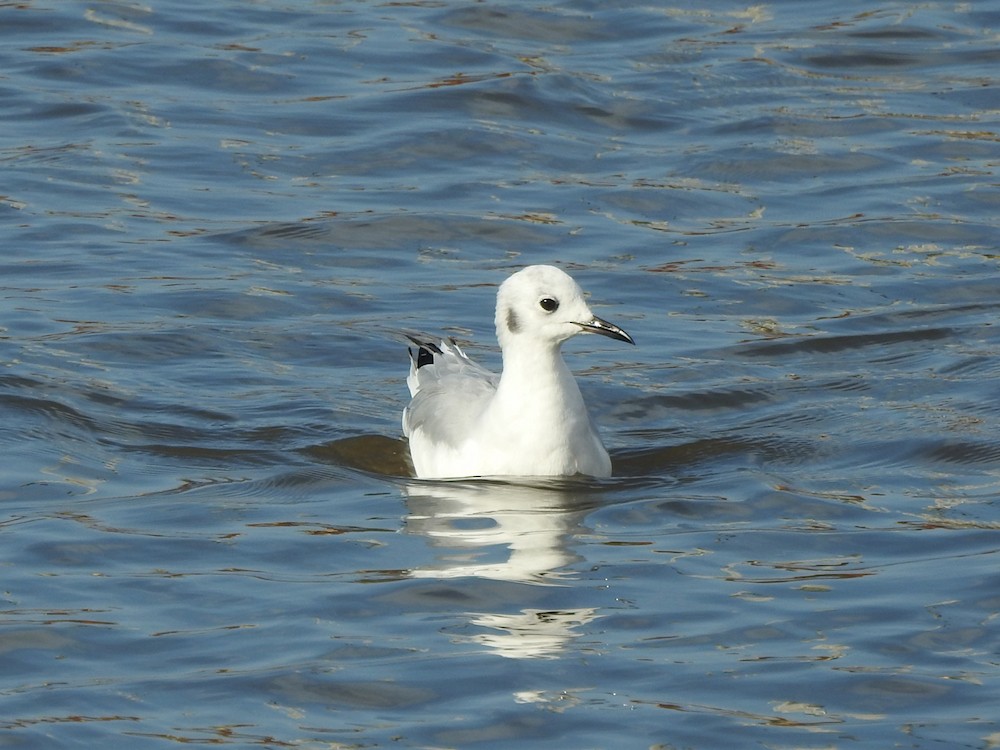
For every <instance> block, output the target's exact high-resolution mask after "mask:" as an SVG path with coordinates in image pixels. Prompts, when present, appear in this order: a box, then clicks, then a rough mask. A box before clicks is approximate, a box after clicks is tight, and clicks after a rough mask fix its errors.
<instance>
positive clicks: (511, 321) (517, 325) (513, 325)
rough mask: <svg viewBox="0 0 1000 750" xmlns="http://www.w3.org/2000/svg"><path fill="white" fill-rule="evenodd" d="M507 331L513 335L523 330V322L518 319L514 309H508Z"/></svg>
mask: <svg viewBox="0 0 1000 750" xmlns="http://www.w3.org/2000/svg"><path fill="white" fill-rule="evenodd" d="M507 330H508V331H510V332H511V333H518V332H519V331H520V330H521V321H520V320H518V319H517V313H516V312H514V308H512V307H508V308H507Z"/></svg>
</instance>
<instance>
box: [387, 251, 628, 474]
mask: <svg viewBox="0 0 1000 750" xmlns="http://www.w3.org/2000/svg"><path fill="white" fill-rule="evenodd" d="M496 329H497V339H498V340H499V342H500V348H501V350H502V352H503V372H502V373H501V374H500V375H499V376H497V375H496V374H495V373H492V372H490V371H489V370H487V369H485V368H484V367H482V366H480V365H478V364H476V363H475V362H473V361H472V360H470V359H469V358H468V357H467V356H466V355H465V353H464V352H463V351H462V350H461V349H460V348H459V347H458V346H457V345H456V344H455V343H454V342H451V343H449V342H445V341H442V342H440V343H438V344H435V343H431V342H427V341H418V340H416V339H413V341H414V343H415V344H416V345H417V351H416V352H415V353H414V352H413V351H412V350H411V351H410V374H409V376H408V377H407V379H406V383H407V385H408V386H409V389H410V395H411V396H412V400H411V401H410V404H409V406H407V407H406V409H405V410H404V411H403V434H404V435H405V436H406V437H407V438H408V440H409V445H410V456H411V459H412V461H413V468H414V470H415V472H416V475H417V477H419V478H425V479H454V478H461V477H510V476H521V477H553V476H573V475H577V474H582V475H586V476H593V477H607V476H610V475H611V458H610V457H609V456H608V452H607V450H606V449H605V447H604V444H603V443H602V442H601V438H600V436H599V435H598V433H597V428H596V427H595V425H594V423H593V421H592V420H591V418H590V415H589V414H588V412H587V407H586V405H585V404H584V401H583V396H582V395H581V394H580V388H579V386H578V385H577V383H576V379H575V378H574V377H573V375H572V373H571V372H570V371H569V368H568V367H567V366H566V363H565V362H564V361H563V358H562V352H561V347H562V344H563V342H564V341H566V340H567V339H569V338H572V337H573V336H576V335H577V334H579V333H598V334H601V335H602V336H607V337H609V338H612V339H617V340H618V341H625V342H628V343H629V344H634V343H635V342H634V341H633V340H632V337H631V336H629V335H628V334H627V333H625V331H623V330H622V329H621V328H619V327H618V326H616V325H614V324H612V323H609V322H608V321H606V320H602V319H601V318H598V317H597V316H596V315H594V314H593V313H592V312H591V311H590V308H589V307H588V306H587V303H586V301H585V299H584V296H583V291H582V290H581V289H580V287H579V285H578V284H577V283H576V282H575V281H574V280H573V279H572V278H571V277H570V276H569V275H568V274H566V273H565V272H564V271H562V270H560V269H558V268H555V267H554V266H528V267H527V268H524V269H522V270H520V271H518V272H517V273H514V274H512V275H511V276H510V277H508V278H507V280H506V281H504V282H503V284H501V285H500V289H499V290H498V292H497V307H496Z"/></svg>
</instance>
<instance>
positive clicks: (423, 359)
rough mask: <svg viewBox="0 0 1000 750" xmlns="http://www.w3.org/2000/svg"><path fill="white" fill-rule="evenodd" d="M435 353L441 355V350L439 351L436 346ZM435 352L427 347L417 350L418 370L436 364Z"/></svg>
mask: <svg viewBox="0 0 1000 750" xmlns="http://www.w3.org/2000/svg"><path fill="white" fill-rule="evenodd" d="M431 346H433V344H431ZM434 351H436V352H437V353H438V354H440V353H441V350H440V349H438V348H437V347H436V346H435V347H434ZM434 351H431V350H430V349H429V348H427V347H426V346H421V347H420V348H419V349H417V369H418V370H419V369H420V368H421V367H423V366H424V365H432V364H434ZM411 356H412V355H411Z"/></svg>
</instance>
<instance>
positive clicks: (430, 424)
mask: <svg viewBox="0 0 1000 750" xmlns="http://www.w3.org/2000/svg"><path fill="white" fill-rule="evenodd" d="M418 345H419V347H420V348H419V350H418V352H417V354H416V355H415V356H414V355H413V353H412V352H411V362H410V375H409V377H408V378H407V381H406V382H407V384H408V385H409V387H410V393H411V394H412V395H413V400H412V401H410V405H409V406H408V407H407V408H406V409H405V410H404V411H403V434H404V435H406V436H407V437H410V436H411V435H413V434H414V433H416V432H419V433H420V435H421V437H422V438H424V439H427V440H430V441H432V442H433V443H437V444H443V445H452V446H455V445H459V444H460V443H461V442H462V441H463V440H465V438H466V437H467V436H468V435H469V434H470V432H471V431H472V430H473V429H474V428H475V424H476V422H477V420H478V418H479V415H480V414H482V413H483V410H484V409H485V408H486V406H487V405H488V404H489V402H490V399H492V398H493V394H494V393H496V388H497V381H498V378H497V376H496V375H495V374H494V373H492V372H490V371H489V370H487V369H486V368H485V367H482V366H480V365H477V364H476V363H475V362H473V361H472V360H471V359H469V358H468V357H467V356H465V352H463V351H462V350H461V349H460V348H459V347H458V346H457V345H455V344H454V343H452V344H449V343H446V342H441V344H439V345H435V344H426V343H419V342H418Z"/></svg>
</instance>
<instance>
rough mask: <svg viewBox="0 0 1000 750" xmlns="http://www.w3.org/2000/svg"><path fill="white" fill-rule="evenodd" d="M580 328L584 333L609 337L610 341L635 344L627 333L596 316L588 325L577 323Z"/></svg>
mask: <svg viewBox="0 0 1000 750" xmlns="http://www.w3.org/2000/svg"><path fill="white" fill-rule="evenodd" d="M577 325H578V326H580V328H582V329H583V332H584V333H599V334H601V335H602V336H607V337H608V338H609V339H617V340H618V341H626V342H628V343H629V344H633V345H634V344H635V342H634V341H633V340H632V337H631V336H629V335H628V334H627V333H625V331H623V330H622V329H621V328H619V327H618V326H616V325H615V324H614V323H609V322H608V321H606V320H603V319H601V318H598V317H597V316H596V315H595V316H594V317H593V319H592V320H589V321H587V322H586V323H577Z"/></svg>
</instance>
